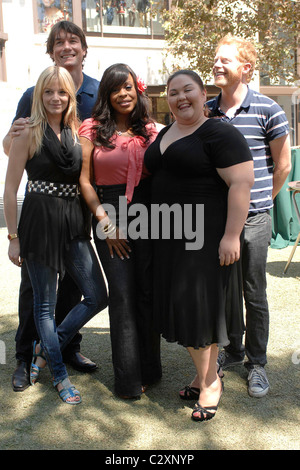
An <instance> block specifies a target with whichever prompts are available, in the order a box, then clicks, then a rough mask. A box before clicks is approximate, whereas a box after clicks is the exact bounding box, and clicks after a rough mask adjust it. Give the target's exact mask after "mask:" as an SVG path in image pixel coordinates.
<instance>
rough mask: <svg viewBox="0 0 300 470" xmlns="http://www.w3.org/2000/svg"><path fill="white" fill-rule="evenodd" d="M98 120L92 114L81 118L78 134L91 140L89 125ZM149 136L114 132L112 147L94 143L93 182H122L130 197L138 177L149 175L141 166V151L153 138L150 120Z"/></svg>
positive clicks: (91, 128)
mask: <svg viewBox="0 0 300 470" xmlns="http://www.w3.org/2000/svg"><path fill="white" fill-rule="evenodd" d="M97 123H98V122H97V121H95V120H94V119H93V118H89V119H86V120H85V121H83V123H82V124H81V126H80V128H79V135H80V137H85V138H87V139H88V140H90V141H91V142H94V139H95V137H96V132H95V130H94V129H93V126H94V125H95V124H97ZM147 127H148V129H149V130H151V133H152V135H151V137H150V140H149V142H148V144H145V142H144V139H143V138H142V137H139V136H132V137H128V136H123V135H121V136H119V135H116V136H115V140H114V144H115V145H116V147H115V148H114V149H108V148H104V147H102V146H101V147H100V146H95V147H94V152H93V166H94V178H95V183H96V185H97V186H101V185H114V184H126V193H125V196H126V197H127V201H128V202H130V201H131V200H132V196H133V191H134V188H135V186H137V185H138V184H139V182H140V180H141V179H143V178H145V177H146V176H149V172H148V171H147V169H146V168H145V166H144V153H145V151H146V149H147V147H148V146H149V145H150V144H151V143H152V142H153V141H154V140H155V138H156V136H157V134H158V130H157V128H156V127H155V125H154V124H148V126H147Z"/></svg>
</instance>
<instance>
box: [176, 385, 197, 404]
mask: <svg viewBox="0 0 300 470" xmlns="http://www.w3.org/2000/svg"><path fill="white" fill-rule="evenodd" d="M182 392H183V393H182ZM199 395H200V388H197V387H191V386H190V385H186V386H185V387H184V388H183V389H181V390H180V391H179V396H180V398H181V399H182V400H198V398H199Z"/></svg>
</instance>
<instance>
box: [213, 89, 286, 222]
mask: <svg viewBox="0 0 300 470" xmlns="http://www.w3.org/2000/svg"><path fill="white" fill-rule="evenodd" d="M220 97H221V94H220V95H219V96H216V97H215V98H213V99H211V100H209V101H208V102H207V106H208V108H209V110H210V112H211V117H219V118H220V119H222V120H224V121H226V122H229V123H230V124H233V125H234V126H235V127H236V128H237V129H238V130H239V131H240V132H241V133H242V134H243V136H244V137H245V138H246V140H247V142H248V145H249V148H250V151H251V153H252V157H253V163H254V178H255V181H254V185H253V187H252V189H251V200H250V208H249V215H250V214H251V213H252V214H253V213H256V212H264V211H266V210H269V209H271V208H272V207H273V199H272V190H273V160H272V156H271V150H270V145H269V142H270V141H272V140H274V139H277V138H278V137H282V136H284V135H287V134H288V133H289V124H288V120H287V117H286V115H285V112H284V111H283V109H282V108H281V107H280V106H279V104H278V103H276V102H275V101H274V100H272V99H271V98H268V97H267V96H264V95H262V94H261V93H258V92H257V91H254V90H251V89H250V88H248V93H247V96H246V98H245V99H244V101H243V103H242V105H241V107H240V108H239V109H238V110H237V111H236V113H235V115H234V117H233V118H229V117H228V116H226V115H225V114H224V113H223V112H222V111H221V109H220V107H219V102H220Z"/></svg>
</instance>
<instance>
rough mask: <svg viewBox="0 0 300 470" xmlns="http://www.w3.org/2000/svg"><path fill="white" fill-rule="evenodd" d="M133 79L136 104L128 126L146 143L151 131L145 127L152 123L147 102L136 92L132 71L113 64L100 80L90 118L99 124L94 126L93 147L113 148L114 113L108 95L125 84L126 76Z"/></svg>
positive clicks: (143, 95)
mask: <svg viewBox="0 0 300 470" xmlns="http://www.w3.org/2000/svg"><path fill="white" fill-rule="evenodd" d="M129 74H130V75H131V76H132V78H133V82H134V86H135V89H136V93H137V104H136V106H135V108H134V110H133V111H132V113H131V114H130V115H129V116H128V121H129V122H128V125H129V127H130V130H131V131H132V133H133V134H134V135H138V136H141V137H144V139H145V143H148V141H149V138H150V136H151V131H149V130H148V129H147V128H146V125H147V124H149V123H150V122H153V121H152V120H151V119H150V115H149V100H148V97H147V96H146V95H145V94H144V93H140V92H139V91H138V86H137V77H136V75H135V73H134V72H133V70H132V69H131V68H130V67H129V66H128V65H126V64H114V65H111V66H110V67H108V68H107V69H106V70H105V72H104V74H103V77H102V79H101V82H100V86H99V90H98V96H97V101H96V104H95V106H94V109H93V112H92V117H93V118H94V119H95V120H96V121H98V122H99V124H97V125H95V126H94V129H95V131H96V139H95V142H94V143H95V145H102V146H103V147H107V148H115V145H114V142H113V139H112V137H113V135H114V134H115V131H116V121H115V114H114V113H115V111H114V109H113V107H112V105H111V102H110V95H111V93H112V92H113V90H115V89H116V88H118V87H120V86H121V85H122V84H123V83H125V82H126V80H127V78H128V75H129Z"/></svg>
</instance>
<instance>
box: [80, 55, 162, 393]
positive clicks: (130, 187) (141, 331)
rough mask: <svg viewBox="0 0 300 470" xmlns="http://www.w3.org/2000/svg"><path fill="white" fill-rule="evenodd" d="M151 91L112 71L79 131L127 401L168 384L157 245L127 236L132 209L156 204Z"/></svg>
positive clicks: (118, 381) (121, 68) (84, 190)
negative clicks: (156, 281)
mask: <svg viewBox="0 0 300 470" xmlns="http://www.w3.org/2000/svg"><path fill="white" fill-rule="evenodd" d="M145 88H146V87H145V84H144V83H143V82H142V81H141V80H139V79H137V77H136V75H135V73H134V72H133V70H131V68H130V67H128V66H127V65H125V64H115V65H112V66H111V67H109V68H108V69H106V70H105V72H104V74H103V77H102V79H101V82H100V86H99V91H98V98H97V102H96V105H95V107H94V110H93V113H92V118H90V119H87V120H85V121H84V122H83V123H82V125H81V127H80V129H79V135H80V141H81V144H82V151H83V166H82V172H81V177H80V187H81V194H82V195H83V197H84V199H85V201H86V203H87V205H88V207H89V208H90V210H91V212H92V213H93V216H94V217H93V233H94V241H95V245H96V248H97V251H98V255H99V257H100V260H101V263H102V266H103V269H104V272H105V275H106V278H107V282H108V290H109V317H110V334H111V345H112V360H113V367H114V375H115V392H116V394H117V395H118V396H120V397H121V398H139V397H140V396H141V393H142V392H143V391H144V390H145V386H146V385H149V384H153V383H154V382H156V381H157V380H159V379H160V377H161V363H160V338H159V335H158V334H157V333H156V332H155V331H154V329H153V327H152V250H151V240H150V239H149V238H150V237H147V238H146V237H143V238H142V237H140V236H138V234H137V236H131V234H130V233H129V230H127V229H128V227H129V224H130V222H132V220H133V216H130V214H128V210H129V209H130V207H132V206H133V205H134V204H141V205H142V207H143V208H148V207H149V203H150V177H149V173H147V171H146V170H145V168H144V153H145V151H146V149H147V148H148V146H149V145H150V144H151V142H153V141H154V139H155V138H156V135H157V133H158V131H157V129H156V127H155V124H154V122H152V120H151V119H150V117H149V111H148V98H147V97H146V95H145V94H144V91H145ZM124 206H125V211H124ZM146 212H147V213H149V211H146ZM144 222H145V225H147V222H148V221H146V220H145V221H144ZM127 231H128V233H127Z"/></svg>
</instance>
